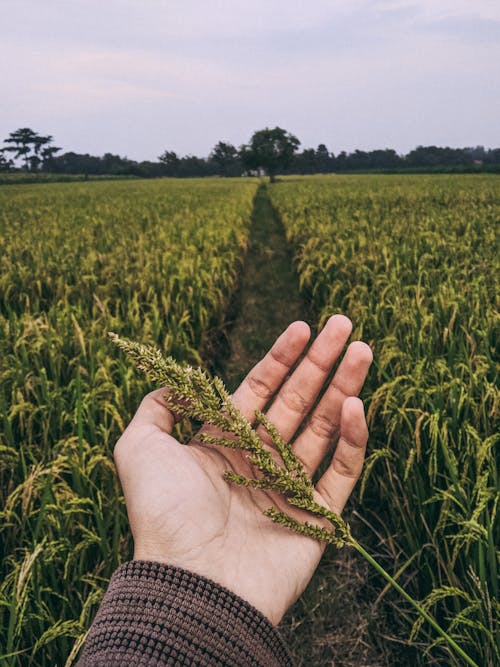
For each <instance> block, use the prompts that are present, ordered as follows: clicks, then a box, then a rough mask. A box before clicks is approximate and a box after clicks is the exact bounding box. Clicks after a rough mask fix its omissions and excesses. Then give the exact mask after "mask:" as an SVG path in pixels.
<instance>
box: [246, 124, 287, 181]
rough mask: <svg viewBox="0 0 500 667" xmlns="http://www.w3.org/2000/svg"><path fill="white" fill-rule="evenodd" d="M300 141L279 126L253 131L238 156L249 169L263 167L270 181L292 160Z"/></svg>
mask: <svg viewBox="0 0 500 667" xmlns="http://www.w3.org/2000/svg"><path fill="white" fill-rule="evenodd" d="M299 146H300V141H299V140H298V139H297V137H295V136H294V135H293V134H290V133H289V132H287V131H286V130H283V129H282V128H281V127H275V128H274V129H272V130H270V129H269V128H268V127H266V128H265V129H264V130H259V131H258V132H254V134H253V135H252V138H251V139H250V143H249V144H248V145H245V146H242V147H241V149H240V156H241V160H242V162H243V165H244V166H245V167H246V168H247V169H248V170H249V171H254V170H259V169H263V170H264V171H265V172H266V174H267V175H268V176H269V178H270V180H271V181H274V178H275V176H276V174H277V173H279V172H282V171H284V170H285V169H287V167H288V166H289V165H290V163H291V162H292V160H293V156H294V155H295V152H296V150H297V148H298V147H299Z"/></svg>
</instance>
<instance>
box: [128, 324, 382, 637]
mask: <svg viewBox="0 0 500 667" xmlns="http://www.w3.org/2000/svg"><path fill="white" fill-rule="evenodd" d="M350 332H351V323H350V321H349V320H348V319H347V318H346V317H344V316H342V315H334V316H333V317H331V318H330V319H329V321H328V322H327V324H326V325H325V327H324V329H323V330H322V332H321V333H320V334H319V336H318V337H317V338H316V340H315V341H314V343H313V344H312V345H311V347H310V348H309V350H308V352H307V354H306V356H305V357H304V358H303V359H302V361H301V362H300V364H299V365H298V366H297V368H296V369H295V370H294V372H293V373H292V374H291V375H290V377H288V379H287V375H288V373H289V371H290V369H291V368H292V367H293V366H294V365H295V363H296V362H297V360H298V358H299V357H300V355H301V354H302V352H303V351H304V349H305V347H306V345H307V343H308V340H309V336H310V331H309V327H308V325H307V324H305V323H304V322H294V323H293V324H291V325H290V326H289V327H288V329H287V330H286V331H285V332H284V333H283V334H282V335H281V336H280V337H279V338H278V340H277V341H276V343H275V344H274V345H273V347H272V348H271V350H270V352H269V353H268V354H267V355H266V356H265V357H264V359H262V361H260V362H259V363H258V364H257V365H256V366H255V367H254V368H253V369H252V370H251V371H250V373H249V374H248V376H247V377H246V378H245V380H244V381H243V382H242V384H241V385H240V386H239V388H238V389H237V390H236V392H235V393H234V395H233V397H232V399H233V402H234V404H235V405H236V407H237V408H238V409H239V410H240V412H241V413H242V414H243V415H244V416H245V417H246V418H247V419H248V420H249V421H253V419H254V414H255V410H262V409H264V407H265V406H266V405H268V403H269V402H270V401H272V404H271V406H270V408H269V409H268V411H267V417H268V418H269V420H270V421H271V422H272V423H273V424H274V425H275V426H276V427H277V429H278V431H279V432H280V434H281V436H282V437H283V439H284V440H286V441H290V440H292V438H293V437H294V436H296V439H295V441H294V451H295V453H296V454H297V456H298V457H299V459H300V460H301V461H302V463H303V464H304V466H305V468H306V470H307V471H308V472H309V474H310V475H311V476H312V475H313V474H314V472H315V471H316V469H317V468H318V466H319V464H320V462H321V461H322V460H323V458H324V457H325V456H327V455H328V453H329V452H330V450H331V447H332V445H334V444H335V443H336V445H337V446H336V449H335V453H334V455H333V458H332V460H331V462H330V464H329V466H328V468H327V470H326V472H325V473H324V474H323V476H322V477H321V478H320V480H319V481H318V483H317V484H316V489H315V500H316V501H317V502H318V503H320V504H322V505H323V506H325V507H328V508H329V509H331V510H333V511H335V512H336V513H338V514H340V513H341V512H342V510H343V508H344V505H345V503H346V502H347V499H348V498H349V496H350V494H351V492H352V490H353V488H354V485H355V483H356V480H357V479H358V477H359V475H360V473H361V469H362V466H363V460H364V453H365V447H366V441H367V438H368V431H367V427H366V421H365V417H364V411H363V405H362V403H361V401H360V400H359V399H358V398H356V396H357V394H358V393H359V391H360V390H361V388H362V386H363V383H364V381H365V378H366V374H367V372H368V368H369V366H370V363H371V361H372V353H371V350H370V348H369V347H368V346H367V345H366V344H365V343H361V342H355V343H351V344H350V345H349V347H348V348H347V350H346V352H345V355H344V357H343V359H342V361H341V363H340V364H339V366H338V368H337V371H336V373H335V375H334V377H333V380H332V382H331V383H330V384H329V386H328V387H327V388H326V390H325V393H324V395H323V397H322V398H321V400H320V401H319V403H318V404H317V406H316V407H315V408H314V410H312V411H311V409H312V408H313V405H314V404H315V402H316V399H317V397H318V395H319V393H320V391H321V390H322V388H323V385H324V384H325V381H326V379H327V376H328V374H329V372H330V370H331V369H332V367H333V365H334V364H335V362H336V361H337V359H338V358H339V356H340V354H341V352H342V350H343V348H344V346H345V344H346V342H347V339H348V337H349V335H350ZM164 394H165V390H164V389H159V390H156V391H154V392H152V393H150V394H148V395H147V396H146V397H145V398H144V400H143V401H142V403H141V405H140V407H139V409H138V411H137V413H136V414H135V416H134V418H133V419H132V421H131V423H130V425H129V426H128V428H127V429H126V430H125V432H124V433H123V435H122V437H121V438H120V440H119V441H118V443H117V445H116V448H115V462H116V466H117V469H118V474H119V476H120V480H121V483H122V486H123V491H124V494H125V500H126V504H127V511H128V516H129V521H130V526H131V530H132V534H133V537H134V546H135V548H134V559H138V560H152V561H158V562H163V563H168V564H170V565H174V566H177V567H181V568H184V569H186V570H190V571H191V572H195V573H197V574H199V575H202V576H205V577H207V578H208V579H211V580H212V581H215V582H217V583H219V584H221V585H222V586H225V587H226V588H228V589H229V590H231V591H233V592H234V593H236V594H237V595H239V596H240V597H242V598H243V599H245V600H247V601H248V602H250V604H252V605H253V606H254V607H256V608H257V609H259V610H260V611H261V612H262V613H263V614H264V615H265V616H267V618H269V619H270V620H271V622H272V623H274V624H278V623H279V621H280V620H281V618H282V616H283V615H284V613H285V612H286V610H287V609H288V608H289V607H290V606H291V605H292V604H293V603H294V602H295V600H296V599H297V598H298V597H299V596H300V594H301V593H302V592H303V590H304V589H305V587H306V586H307V584H308V582H309V580H310V578H311V576H312V574H313V573H314V570H315V569H316V567H317V565H318V563H319V560H320V558H321V555H322V553H323V551H324V548H325V547H324V544H322V543H320V542H317V541H316V540H313V539H311V538H310V537H306V536H303V535H299V534H297V533H293V532H291V531H289V530H288V529H286V528H283V527H282V526H278V525H276V524H274V523H272V522H271V520H270V519H268V518H267V517H265V516H263V515H262V512H263V511H264V510H266V509H268V508H269V507H271V506H274V507H277V508H278V509H281V510H286V512H287V513H288V514H289V515H290V516H293V517H294V518H296V519H298V520H299V521H304V520H308V519H309V520H310V515H309V514H308V513H306V512H304V511H302V510H298V509H297V508H294V507H292V506H290V505H289V504H288V503H287V502H286V499H285V498H284V497H283V496H281V495H280V494H278V493H276V492H271V491H263V490H255V489H248V488H244V487H240V486H235V485H232V484H229V483H228V482H226V481H225V480H224V479H223V478H222V475H223V473H224V471H226V470H233V471H234V472H235V473H237V474H239V475H245V476H247V477H248V476H253V473H252V467H251V466H250V464H249V463H248V461H247V460H246V455H245V452H241V451H238V450H233V449H227V448H224V447H217V446H212V445H207V444H200V443H199V442H197V441H196V437H195V438H194V439H193V441H192V442H191V443H190V444H189V445H187V446H185V445H181V444H180V443H179V442H178V441H177V440H176V439H175V438H174V437H173V436H172V435H171V433H172V429H173V427H174V424H175V417H174V415H173V414H172V412H171V411H170V410H169V409H168V408H167V407H166V403H165V400H164V398H163V395H164ZM210 432H211V433H213V429H212V428H210ZM258 433H259V435H261V437H262V439H263V441H264V443H265V444H267V443H268V442H269V438H268V436H267V434H266V433H265V431H263V429H262V428H259V430H258ZM314 522H315V523H316V524H318V525H329V524H328V523H327V522H323V524H322V521H321V520H320V519H316V518H314Z"/></svg>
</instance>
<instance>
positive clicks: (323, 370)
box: [258, 315, 352, 444]
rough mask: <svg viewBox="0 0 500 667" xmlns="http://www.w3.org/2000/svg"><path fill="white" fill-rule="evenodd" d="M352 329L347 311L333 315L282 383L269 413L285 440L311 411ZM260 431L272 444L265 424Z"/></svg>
mask: <svg viewBox="0 0 500 667" xmlns="http://www.w3.org/2000/svg"><path fill="white" fill-rule="evenodd" d="M351 329H352V324H351V321H350V320H349V319H348V318H347V317H345V316H344V315H333V316H332V317H330V319H329V320H328V322H327V323H326V325H325V327H324V328H323V330H322V332H321V333H320V334H319V336H318V337H317V338H316V340H315V341H314V343H313V344H312V345H311V347H310V348H309V350H308V352H307V354H306V356H305V357H304V359H303V360H302V361H301V362H300V364H299V365H298V367H297V368H296V370H295V371H294V373H293V374H292V375H291V376H290V378H289V379H288V380H287V381H286V382H285V384H284V385H283V386H282V388H281V390H280V391H279V393H278V395H277V397H276V400H275V401H274V402H273V404H272V405H271V407H270V408H269V410H268V412H267V417H268V419H269V420H270V421H271V422H272V423H273V424H274V425H275V426H276V428H277V429H278V431H279V433H280V435H281V437H282V438H283V439H284V440H286V441H289V440H291V438H292V436H293V435H294V433H295V432H296V431H297V429H298V428H299V426H300V425H301V423H302V422H303V420H304V418H305V416H306V415H307V414H308V412H309V411H310V409H311V407H312V406H313V404H314V402H315V400H316V398H317V396H318V394H319V392H320V390H321V388H322V386H323V384H324V382H325V380H326V378H327V377H328V375H329V373H330V371H331V369H332V367H333V365H334V363H335V362H336V360H337V359H338V357H339V355H340V353H341V352H342V349H343V348H344V345H345V344H346V341H347V339H348V338H349V335H350V333H351ZM258 434H259V436H260V437H261V439H262V440H263V441H264V442H265V443H266V444H271V440H270V438H269V435H268V434H267V433H266V432H265V430H264V429H263V428H262V427H259V429H258Z"/></svg>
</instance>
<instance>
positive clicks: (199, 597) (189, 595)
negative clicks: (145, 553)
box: [78, 561, 293, 667]
mask: <svg viewBox="0 0 500 667" xmlns="http://www.w3.org/2000/svg"><path fill="white" fill-rule="evenodd" d="M118 665H120V666H125V665H131V666H132V665H151V666H158V667H160V666H163V665H186V666H187V665H190V666H191V667H194V665H199V666H201V665H210V666H214V667H215V666H216V665H217V666H220V665H225V666H228V667H229V666H231V667H246V666H248V667H250V665H251V666H252V667H257V666H258V667H284V666H286V667H290V666H291V665H293V662H292V659H291V657H290V654H289V652H288V650H287V648H286V646H285V644H284V642H283V640H282V638H281V636H280V634H279V632H278V631H277V630H276V628H275V627H274V626H273V625H272V624H271V622H270V621H269V620H268V619H267V618H266V617H265V616H264V615H263V614H262V613H261V612H260V611H258V610H257V609H255V608H254V607H252V605H250V604H249V603H248V602H246V601H245V600H243V599H242V598H240V597H238V596H237V595H235V594H234V593H231V591H229V590H227V589H226V588H224V587H222V586H219V584H216V583H215V582H213V581H210V579H206V578H205V577H202V576H199V575H197V574H193V573H192V572H188V571H187V570H183V569H181V568H178V567H172V566H170V565H164V564H162V563H155V562H150V561H131V562H129V563H124V564H123V565H121V566H120V567H119V568H118V569H117V570H116V571H115V573H114V574H113V576H112V577H111V580H110V582H109V587H108V590H107V592H106V595H105V596H104V599H103V602H102V604H101V606H100V608H99V611H98V612H97V616H96V618H95V620H94V623H93V625H92V627H91V628H90V632H89V634H88V637H87V640H86V643H85V646H84V650H83V653H82V656H81V658H80V661H79V662H78V667H97V666H102V667H104V666H106V667H115V666H118Z"/></svg>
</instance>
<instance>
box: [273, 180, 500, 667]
mask: <svg viewBox="0 0 500 667" xmlns="http://www.w3.org/2000/svg"><path fill="white" fill-rule="evenodd" d="M270 196H271V200H272V203H273V206H274V207H275V209H276V211H277V212H278V214H279V216H280V218H281V220H282V222H283V224H284V226H285V230H286V234H287V238H288V240H289V242H290V243H291V245H292V247H293V249H294V255H295V262H296V268H297V271H298V273H299V276H300V284H301V289H302V290H303V292H304V294H305V295H306V297H307V298H308V299H309V300H310V301H311V303H312V304H313V306H314V309H315V310H316V312H317V314H318V317H319V319H320V320H322V321H324V320H325V319H326V318H327V317H328V316H329V315H330V314H331V313H332V312H338V311H340V312H343V313H345V314H346V315H348V316H349V317H350V318H352V321H353V322H354V324H355V327H356V331H355V334H354V335H355V336H357V337H359V338H362V339H363V340H366V341H367V342H369V343H370V344H371V346H372V348H373V350H374V358H375V362H374V369H373V370H372V372H371V374H370V377H369V383H368V386H367V388H366V391H365V397H366V399H367V404H368V417H369V424H370V434H371V437H370V445H369V446H371V451H369V457H368V461H367V464H366V467H365V473H364V478H363V481H362V485H361V496H362V499H363V502H362V504H361V507H360V510H359V511H360V513H361V514H362V515H364V516H365V517H366V518H367V519H369V521H370V522H371V524H372V526H373V529H374V530H375V531H376V532H377V534H378V535H379V536H382V541H383V543H384V545H385V547H384V548H385V549H386V551H387V552H388V555H389V557H390V558H391V559H392V560H393V562H394V564H393V571H398V572H399V574H398V576H399V577H400V581H403V582H404V583H405V586H406V588H407V590H408V592H410V593H411V594H412V595H413V596H414V597H416V598H417V599H419V600H421V601H423V603H424V606H425V607H426V608H428V609H429V610H431V611H432V613H433V614H434V615H435V616H436V617H437V618H438V619H439V621H440V622H441V623H442V625H443V626H444V627H447V628H448V632H449V634H451V635H452V636H453V638H454V639H455V640H456V641H457V643H458V644H459V645H460V646H462V648H464V649H465V650H466V651H467V652H468V654H469V655H470V656H471V657H472V658H473V659H475V660H476V661H477V663H478V664H480V665H489V666H493V665H496V664H499V662H500V646H499V634H498V632H499V627H498V623H499V601H498V586H499V579H498V570H499V568H498V565H499V555H500V554H499V551H498V549H499V544H500V534H499V533H500V531H499V516H498V503H499V495H500V494H499V477H498V441H499V439H500V438H499V431H498V425H499V421H498V418H499V407H500V405H499V402H500V400H499V399H500V392H499V389H498V347H497V345H498V334H499V326H498V325H499V313H498V284H499V283H498V278H499V255H498V236H497V233H498V229H499V223H500V181H499V180H498V178H496V177H488V176H480V177H453V176H445V177H440V176H439V177H436V176H433V177H424V176H420V177H411V176H410V177H409V176H404V177H383V176H379V177H374V176H358V177H349V176H344V177H338V176H336V177H314V178H310V179H300V180H298V179H292V178H290V179H285V180H284V182H282V183H278V184H276V185H272V186H271V188H270ZM392 597H393V596H391V598H392ZM394 604H395V605H398V610H397V613H396V614H395V617H396V616H398V615H399V616H400V618H401V621H402V628H401V632H402V633H403V634H404V633H406V637H408V628H409V627H411V626H410V624H409V623H410V619H412V620H413V621H415V618H414V616H412V615H411V614H409V613H408V610H407V609H405V608H404V606H403V605H402V604H401V600H398V599H397V598H396V597H394ZM411 639H412V640H414V641H417V642H419V643H421V644H422V645H423V646H424V647H427V651H428V655H427V657H426V658H424V660H428V661H429V663H430V661H431V659H435V660H436V661H437V664H440V665H441V664H447V665H448V664H450V665H452V664H457V665H458V664H460V663H459V662H458V661H457V658H455V657H454V656H452V655H451V654H448V653H447V650H446V648H445V647H444V646H442V645H440V640H439V639H438V638H436V636H435V635H433V633H432V631H431V629H430V628H429V627H427V626H426V625H425V624H422V623H421V622H416V623H415V624H414V625H413V628H412V630H411ZM429 663H427V662H424V664H429Z"/></svg>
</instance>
